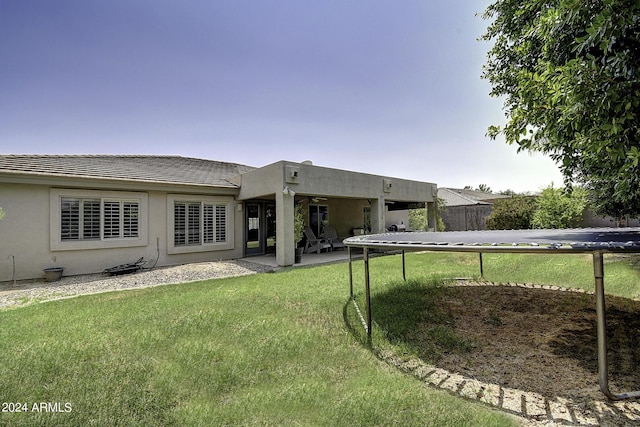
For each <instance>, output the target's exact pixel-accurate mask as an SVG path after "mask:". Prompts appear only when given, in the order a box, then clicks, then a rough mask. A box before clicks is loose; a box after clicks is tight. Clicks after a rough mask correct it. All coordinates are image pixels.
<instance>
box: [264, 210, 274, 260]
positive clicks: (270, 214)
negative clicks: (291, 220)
mask: <svg viewBox="0 0 640 427" xmlns="http://www.w3.org/2000/svg"><path fill="white" fill-rule="evenodd" d="M264 216H265V218H264V222H265V228H266V230H265V231H266V233H267V235H266V238H265V243H266V246H267V247H266V248H265V249H266V250H265V252H266V253H268V254H269V253H275V252H276V205H275V204H274V203H267V204H265V205H264Z"/></svg>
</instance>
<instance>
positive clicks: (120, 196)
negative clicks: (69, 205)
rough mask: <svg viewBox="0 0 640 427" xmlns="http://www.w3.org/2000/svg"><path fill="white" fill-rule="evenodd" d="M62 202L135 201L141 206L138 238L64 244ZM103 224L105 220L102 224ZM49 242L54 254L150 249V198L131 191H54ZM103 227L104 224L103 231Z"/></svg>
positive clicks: (70, 241)
mask: <svg viewBox="0 0 640 427" xmlns="http://www.w3.org/2000/svg"><path fill="white" fill-rule="evenodd" d="M63 198H78V199H85V198H86V199H98V200H100V201H101V203H102V202H103V201H104V200H118V201H134V202H137V203H138V204H139V207H140V211H139V213H138V215H139V222H138V237H128V238H120V239H115V238H108V239H100V240H64V241H63V240H62V237H61V230H60V223H61V217H60V215H61V208H60V203H61V200H62V199H63ZM101 221H102V220H101ZM49 224H50V225H49V226H50V233H49V240H50V247H51V250H52V251H66V250H87V249H109V248H126V247H136V246H147V244H148V234H149V233H148V229H149V195H148V194H147V193H139V192H130V191H97V190H71V189H63V188H52V189H51V190H50V192H49ZM102 227H103V224H102V223H101V228H102Z"/></svg>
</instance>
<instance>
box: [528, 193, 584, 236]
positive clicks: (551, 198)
mask: <svg viewBox="0 0 640 427" xmlns="http://www.w3.org/2000/svg"><path fill="white" fill-rule="evenodd" d="M586 207H587V195H586V191H585V190H584V189H582V188H574V189H572V190H571V191H569V190H566V189H563V188H554V187H553V184H552V185H550V186H549V187H547V188H545V189H544V190H542V193H541V194H540V196H538V198H537V199H536V210H535V212H534V214H533V218H532V219H531V226H532V228H575V227H578V226H579V225H580V223H581V222H582V216H583V213H584V210H585V208H586Z"/></svg>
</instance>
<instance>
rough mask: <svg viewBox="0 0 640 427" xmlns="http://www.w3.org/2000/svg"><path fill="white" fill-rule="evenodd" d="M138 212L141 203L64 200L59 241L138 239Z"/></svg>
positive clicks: (61, 204) (62, 200)
mask: <svg viewBox="0 0 640 427" xmlns="http://www.w3.org/2000/svg"><path fill="white" fill-rule="evenodd" d="M139 212H140V202H139V201H130V200H126V201H125V200H111V199H94V198H75V197H62V198H61V199H60V240H61V241H79V240H101V239H127V238H135V239H137V238H138V237H140V224H139Z"/></svg>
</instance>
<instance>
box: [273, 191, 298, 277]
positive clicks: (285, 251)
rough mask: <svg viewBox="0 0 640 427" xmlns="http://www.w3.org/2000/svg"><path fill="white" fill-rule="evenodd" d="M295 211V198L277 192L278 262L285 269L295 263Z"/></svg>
mask: <svg viewBox="0 0 640 427" xmlns="http://www.w3.org/2000/svg"><path fill="white" fill-rule="evenodd" d="M293 211H294V196H292V195H291V194H289V193H284V192H282V191H278V192H276V262H277V263H278V265H280V266H283V267H285V266H289V265H293V263H294V261H295V241H294V236H293Z"/></svg>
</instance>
